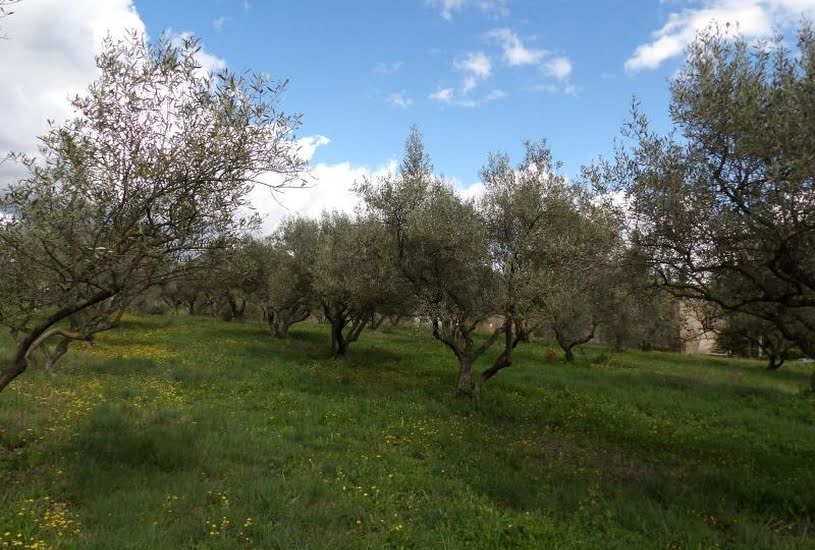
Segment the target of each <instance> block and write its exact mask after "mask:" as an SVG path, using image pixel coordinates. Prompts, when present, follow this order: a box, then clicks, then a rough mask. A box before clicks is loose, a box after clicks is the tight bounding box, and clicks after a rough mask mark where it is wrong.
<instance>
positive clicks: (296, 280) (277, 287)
mask: <svg viewBox="0 0 815 550" xmlns="http://www.w3.org/2000/svg"><path fill="white" fill-rule="evenodd" d="M319 236H320V235H319V224H318V223H317V222H316V221H314V220H309V219H305V218H294V219H290V220H286V221H284V222H283V224H282V225H281V226H280V227H279V228H278V229H277V231H275V233H274V234H273V235H272V237H271V239H270V241H269V242H268V249H267V254H268V255H267V258H266V262H267V269H266V275H265V280H264V282H263V285H262V286H261V287H260V288H259V289H258V295H259V302H260V304H261V307H263V310H264V315H265V317H266V321H267V322H268V323H269V327H270V328H271V330H272V334H273V335H274V336H275V337H276V338H286V337H287V336H288V334H289V327H291V325H293V324H294V323H299V322H301V321H305V320H306V319H308V317H309V315H311V311H312V310H313V309H314V308H316V307H317V306H318V304H317V301H316V299H315V295H314V282H313V279H314V266H315V263H316V261H317V250H318V248H317V245H318V242H319V241H318V239H319Z"/></svg>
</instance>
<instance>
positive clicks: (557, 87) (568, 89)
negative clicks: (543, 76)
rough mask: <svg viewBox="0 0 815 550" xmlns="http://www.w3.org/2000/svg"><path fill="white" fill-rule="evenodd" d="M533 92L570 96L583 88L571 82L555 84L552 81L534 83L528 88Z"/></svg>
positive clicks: (575, 95) (573, 95)
mask: <svg viewBox="0 0 815 550" xmlns="http://www.w3.org/2000/svg"><path fill="white" fill-rule="evenodd" d="M530 89H531V90H532V91H533V92H544V93H547V94H562V95H568V96H572V97H577V96H578V95H580V92H582V91H583V90H582V89H581V88H580V87H578V86H576V85H574V84H572V83H571V82H566V83H561V84H555V83H553V82H544V83H543V84H536V85H534V86H532V87H531V88H530Z"/></svg>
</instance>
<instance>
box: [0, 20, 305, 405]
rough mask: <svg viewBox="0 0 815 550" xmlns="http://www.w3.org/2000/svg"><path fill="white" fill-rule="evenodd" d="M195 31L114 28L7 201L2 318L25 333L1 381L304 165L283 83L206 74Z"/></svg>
mask: <svg viewBox="0 0 815 550" xmlns="http://www.w3.org/2000/svg"><path fill="white" fill-rule="evenodd" d="M198 51H199V46H198V44H197V42H196V41H195V40H184V41H183V43H181V44H174V43H172V42H171V41H169V40H168V39H162V40H161V41H159V42H158V43H155V44H150V43H148V42H147V40H146V38H144V37H142V36H139V35H136V34H133V35H132V36H130V37H129V38H128V39H127V40H125V41H121V42H114V41H112V40H108V41H107V42H106V43H105V45H104V49H103V53H102V54H101V55H100V56H99V57H98V58H97V65H98V67H99V69H100V72H101V74H100V76H99V78H98V79H97V80H96V81H95V82H94V83H93V84H91V86H90V87H89V88H88V90H87V92H86V93H84V94H83V95H80V96H77V97H76V98H75V99H74V100H73V101H72V105H73V108H74V117H73V118H72V119H71V120H69V121H68V122H66V123H64V124H60V125H52V126H51V128H50V130H49V131H48V132H47V133H46V134H45V135H44V136H43V137H42V138H41V147H40V155H39V156H37V157H25V156H22V155H18V156H17V157H15V158H16V159H17V160H19V161H20V162H22V163H23V164H24V165H25V167H26V168H27V170H28V175H27V176H26V177H25V178H23V179H21V180H20V181H19V182H17V183H15V184H12V185H11V187H10V189H9V190H8V192H7V193H6V194H5V196H3V197H2V199H0V209H1V210H2V212H3V214H4V220H3V223H2V226H0V290H2V293H3V297H4V299H3V301H2V304H0V322H2V323H3V324H4V325H6V326H8V327H10V329H11V330H12V332H13V333H14V334H15V336H16V341H17V347H16V350H15V353H14V356H13V357H12V359H11V360H10V361H9V363H8V364H7V365H6V366H5V368H3V369H2V371H0V389H2V388H4V387H6V386H7V385H8V384H9V383H10V382H11V381H12V380H13V379H14V378H15V377H17V376H18V375H19V374H21V373H22V372H23V371H24V370H25V369H26V366H27V363H28V360H27V358H28V355H29V353H30V350H32V349H33V348H34V347H36V346H38V345H39V344H40V343H42V342H43V341H44V340H45V339H47V338H49V337H51V336H55V335H57V334H60V335H62V336H68V337H70V336H71V334H70V332H69V331H68V330H66V329H64V328H61V326H60V325H59V323H60V321H62V320H63V319H66V318H67V317H69V316H71V315H74V314H76V313H78V312H80V311H82V310H84V309H86V308H89V307H92V306H94V305H96V304H100V303H102V302H105V301H107V300H111V299H113V298H114V297H116V296H119V295H124V294H133V293H137V292H139V291H140V290H142V289H144V288H146V287H148V286H151V285H154V284H157V283H160V282H165V281H167V280H170V279H172V278H173V276H174V274H175V271H176V270H177V267H178V266H179V265H181V263H183V262H181V260H183V259H185V258H190V257H194V256H196V255H197V254H200V253H201V252H202V251H204V250H207V249H210V248H212V247H215V246H219V245H220V244H222V243H224V242H228V241H229V240H230V239H232V238H233V237H234V236H235V235H236V233H237V232H239V231H240V230H241V229H242V228H243V227H244V225H245V223H246V220H245V219H242V218H240V217H239V215H238V212H239V211H240V209H241V207H242V206H243V205H244V202H245V199H244V197H245V195H246V193H247V191H248V190H249V189H250V188H251V187H252V186H253V185H254V184H256V183H258V182H260V176H261V175H263V174H266V173H269V172H273V173H277V174H281V175H282V176H283V178H282V182H283V183H282V184H281V185H284V186H285V185H287V184H289V183H292V182H293V181H294V180H295V179H296V178H297V177H298V175H299V174H300V172H301V170H302V168H303V163H302V161H301V160H300V159H299V157H298V155H297V145H296V142H295V141H294V140H293V137H294V136H293V131H294V129H295V128H296V127H297V126H298V123H299V122H298V117H296V116H295V117H292V116H288V115H286V114H284V113H282V112H280V111H279V109H278V104H279V99H280V94H281V91H282V90H283V86H284V83H279V82H272V81H270V80H269V79H268V78H267V77H265V76H251V75H246V74H242V75H235V74H232V73H230V72H228V71H223V72H221V73H219V74H217V75H207V74H205V73H204V72H203V71H202V69H201V67H200V66H199V64H198V63H197V62H196V55H197V53H198Z"/></svg>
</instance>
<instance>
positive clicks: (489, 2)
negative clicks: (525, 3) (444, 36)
mask: <svg viewBox="0 0 815 550" xmlns="http://www.w3.org/2000/svg"><path fill="white" fill-rule="evenodd" d="M425 4H426V5H427V6H429V7H431V8H434V9H437V10H439V13H441V16H442V17H443V18H444V19H446V20H447V21H452V20H453V15H455V13H456V12H461V11H464V10H465V9H466V8H469V7H475V8H477V9H479V10H480V11H481V12H482V13H484V14H486V15H488V16H491V17H505V16H507V15H509V0H425Z"/></svg>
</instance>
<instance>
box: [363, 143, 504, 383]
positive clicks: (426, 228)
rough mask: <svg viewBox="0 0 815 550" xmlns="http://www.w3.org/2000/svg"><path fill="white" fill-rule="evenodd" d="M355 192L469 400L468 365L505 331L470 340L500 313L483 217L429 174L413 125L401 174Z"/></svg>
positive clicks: (471, 205) (427, 162) (447, 186)
mask: <svg viewBox="0 0 815 550" xmlns="http://www.w3.org/2000/svg"><path fill="white" fill-rule="evenodd" d="M359 190H360V193H361V194H362V197H363V199H364V201H365V204H366V207H367V208H368V210H369V212H370V213H371V215H372V216H373V218H374V219H375V220H376V221H377V222H378V223H379V224H381V226H382V227H383V228H384V229H385V232H384V233H385V235H386V236H387V242H388V243H389V245H390V247H391V249H392V250H394V251H395V256H396V263H397V265H398V267H399V273H400V274H401V276H402V278H403V280H404V281H405V282H406V287H407V289H408V290H409V292H410V293H411V294H412V295H413V296H415V300H416V304H417V305H416V307H417V313H419V314H421V315H423V316H427V317H429V318H430V320H431V324H432V328H433V332H432V334H433V337H434V338H435V339H436V340H438V341H440V342H442V343H443V344H444V345H445V346H446V347H447V348H448V349H450V351H452V353H453V354H454V355H455V356H456V359H457V360H458V371H459V372H458V382H457V384H456V389H457V392H458V393H460V394H464V395H473V394H474V393H475V391H476V386H477V379H474V376H473V374H472V369H473V365H474V363H475V361H476V360H477V359H478V358H479V357H481V356H482V355H483V354H484V353H485V352H486V351H487V350H488V349H489V348H490V347H491V346H492V345H493V344H494V343H495V342H496V341H497V339H498V338H499V337H500V335H501V334H502V333H503V332H504V326H503V324H502V325H501V326H500V327H498V328H496V329H495V330H494V331H493V332H492V334H490V335H489V336H488V337H487V339H486V341H482V342H479V341H478V339H477V338H475V335H476V331H477V329H478V326H479V325H480V324H481V323H482V322H483V321H484V320H485V319H487V318H488V317H490V316H491V315H492V314H494V313H495V312H496V311H498V310H500V306H499V289H498V278H497V277H496V272H495V270H494V269H493V267H492V265H491V261H490V254H489V250H488V247H487V243H488V234H487V230H486V225H485V220H484V218H483V216H481V214H480V212H479V210H478V208H477V206H476V203H475V201H472V200H463V199H462V198H461V197H459V196H458V195H457V194H456V192H455V190H454V189H453V188H452V186H450V185H449V184H447V183H445V182H443V181H441V180H440V179H439V178H437V177H436V176H434V174H433V169H432V165H431V164H430V160H429V158H428V156H427V155H426V153H425V152H424V147H423V144H422V141H421V136H420V134H419V132H418V130H416V129H415V128H413V129H412V130H411V133H410V136H409V138H408V140H407V143H406V147H405V156H404V159H403V161H402V164H401V166H400V170H399V173H398V174H395V175H391V176H388V177H385V178H382V179H381V180H380V181H378V182H375V183H374V182H364V184H363V185H361V186H360V189H359Z"/></svg>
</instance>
